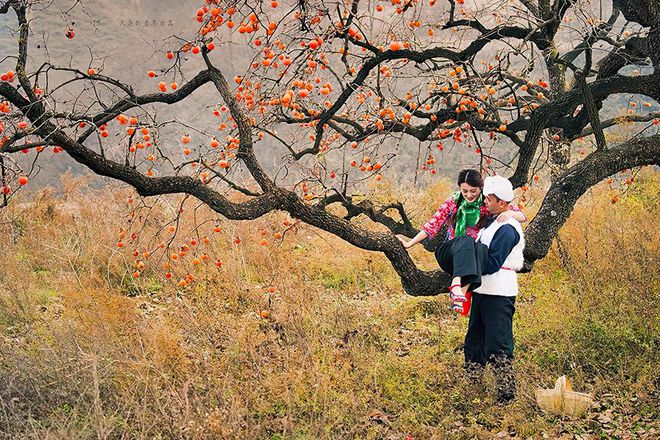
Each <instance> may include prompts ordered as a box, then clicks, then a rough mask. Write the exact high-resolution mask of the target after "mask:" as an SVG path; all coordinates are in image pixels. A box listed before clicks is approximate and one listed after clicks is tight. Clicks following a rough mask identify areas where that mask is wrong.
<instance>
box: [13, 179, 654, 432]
mask: <svg viewBox="0 0 660 440" xmlns="http://www.w3.org/2000/svg"><path fill="white" fill-rule="evenodd" d="M85 186H86V185H85V182H84V181H82V180H73V181H71V180H69V181H67V182H65V184H64V185H63V187H64V188H66V192H64V193H60V194H52V193H50V192H48V191H43V192H41V193H40V194H38V195H37V196H36V197H35V199H34V201H33V202H32V201H31V202H30V203H28V201H27V200H25V201H23V203H20V201H17V202H16V203H14V204H13V205H11V206H10V207H9V208H8V209H7V210H5V211H4V212H3V213H2V224H1V225H0V227H1V228H2V233H1V234H0V240H1V241H0V250H1V251H2V255H3V264H1V265H0V436H1V437H2V438H35V439H37V438H38V439H44V438H49V439H60V438H61V439H71V438H196V439H205V438H209V439H211V438H213V439H216V438H232V439H235V438H259V439H284V438H286V439H324V438H325V439H338V438H350V439H353V438H364V439H378V438H382V439H402V440H403V439H404V438H406V436H408V435H409V436H411V437H412V438H414V439H428V438H438V439H444V438H483V439H490V438H521V439H526V438H566V439H573V438H580V439H586V438H657V435H658V430H660V426H659V424H658V422H657V420H658V397H659V395H658V385H660V380H659V376H658V371H657V365H658V361H659V360H660V359H658V350H657V344H658V341H659V335H660V332H659V330H660V329H659V321H658V319H657V316H658V314H659V312H660V306H659V304H660V302H659V301H658V300H659V297H660V292H659V289H658V286H659V285H660V284H659V283H658V275H657V261H658V256H659V255H658V249H660V247H659V246H658V244H659V243H658V241H659V239H660V236H659V235H658V233H657V228H656V227H655V224H656V215H657V213H658V194H659V193H660V192H659V191H658V190H659V188H658V187H659V181H658V178H657V174H656V173H654V172H652V171H649V172H647V173H645V174H643V175H641V176H639V177H638V178H637V179H636V182H635V183H634V184H633V185H632V186H631V187H630V188H629V189H628V190H627V191H626V192H625V194H623V195H619V198H618V200H617V203H614V204H613V203H611V199H612V195H611V190H610V189H609V188H608V187H607V185H605V184H603V185H602V186H599V187H596V188H595V189H594V190H593V191H592V192H591V193H589V194H587V195H586V196H585V197H583V199H582V200H581V201H580V203H579V204H578V206H577V208H576V210H575V212H574V214H573V216H572V218H571V219H570V221H569V222H568V223H567V224H566V225H565V227H564V228H563V229H562V231H561V234H560V240H559V243H560V244H559V246H555V247H554V248H553V249H552V252H551V253H550V255H549V256H548V257H547V258H545V259H544V260H542V261H540V262H538V263H537V265H536V266H535V268H534V271H533V272H532V273H531V274H527V275H523V276H521V283H522V288H521V295H520V297H519V299H518V301H517V303H516V306H517V312H516V315H515V322H514V326H515V327H514V333H515V336H516V344H517V347H516V356H517V357H516V369H517V375H518V380H519V397H518V399H517V400H516V402H515V403H514V404H512V405H511V406H508V407H505V408H501V407H498V406H496V405H494V397H495V396H494V392H493V388H492V378H490V379H489V380H488V381H487V385H489V386H488V387H486V388H484V389H474V388H471V387H470V386H469V385H468V384H467V383H466V382H465V381H464V380H463V379H462V377H461V374H460V373H461V366H462V350H461V348H462V339H463V336H464V332H465V329H466V326H467V320H466V319H465V318H460V317H457V316H455V315H454V314H452V313H451V312H450V310H449V300H448V298H447V297H446V295H439V296H437V297H432V298H411V297H408V296H406V295H405V294H404V293H403V291H402V289H401V286H400V284H399V280H398V278H397V276H396V274H395V273H394V271H393V270H392V269H391V267H390V265H389V263H388V262H387V260H386V259H385V258H384V257H382V256H381V255H378V254H373V253H368V252H363V251H360V250H359V249H356V248H354V247H352V246H349V245H347V244H346V243H344V242H342V241H339V240H338V239H336V238H335V237H333V236H330V235H328V234H326V233H322V232H320V231H318V230H315V229H313V228H310V227H307V226H304V225H294V226H293V227H289V228H288V229H287V230H286V232H285V233H284V235H283V237H282V238H279V239H276V238H275V237H274V235H273V234H276V233H282V231H283V229H284V228H283V226H282V222H283V221H284V220H288V219H286V217H285V216H284V215H282V214H273V215H271V216H269V217H268V218H266V219H261V220H257V221H254V222H249V223H248V222H243V223H238V222H237V223H232V222H221V225H222V231H221V232H219V233H215V234H213V235H210V236H208V238H209V242H208V243H207V244H205V249H204V253H203V255H208V256H209V259H208V260H202V261H201V264H199V265H189V266H181V267H180V269H181V270H188V269H189V272H190V273H191V274H192V275H193V276H194V277H193V282H191V283H190V284H188V285H186V286H185V287H180V286H179V284H178V281H179V279H178V274H176V275H177V276H175V277H173V279H175V281H168V280H166V279H165V278H164V276H163V273H164V272H165V271H164V270H162V268H161V265H162V263H163V262H164V261H165V260H159V258H160V257H158V254H157V253H154V255H153V256H151V257H149V258H148V259H145V263H146V265H145V268H144V269H143V270H142V271H141V275H140V277H139V278H133V277H132V276H131V274H132V273H133V271H134V270H135V267H134V261H133V257H132V256H131V253H130V252H131V251H130V250H129V249H118V248H117V246H116V242H117V233H118V231H119V230H120V228H122V227H124V228H126V227H127V218H128V217H127V208H126V199H127V197H128V196H129V192H128V191H126V190H123V189H118V188H114V189H107V190H103V192H93V193H90V192H89V191H83V188H85ZM449 191H450V187H449V186H448V185H447V184H444V183H443V184H439V185H437V186H436V187H434V188H433V189H432V190H429V192H427V193H425V194H420V195H409V196H408V197H407V200H408V202H409V203H410V204H411V206H414V205H415V204H419V205H418V206H421V207H422V208H420V209H419V210H418V212H417V213H416V216H417V217H416V219H415V221H416V222H417V224H421V222H423V221H424V220H425V219H426V216H427V215H430V213H431V212H432V211H433V208H434V206H433V205H434V204H435V203H437V200H439V199H440V198H441V197H443V196H445V195H446V194H448V192H449ZM434 200H435V202H433V201H434ZM166 209H167V206H166V205H164V204H163V205H157V206H154V207H153V208H152V211H151V212H152V213H153V218H154V221H153V222H152V223H154V224H155V223H157V221H158V218H159V217H158V213H159V212H161V211H163V210H166ZM193 215H196V216H197V224H201V223H203V221H204V220H205V219H209V220H211V221H212V222H211V223H210V224H211V225H213V224H214V223H215V220H216V219H214V218H213V217H212V216H211V215H210V214H208V213H206V214H202V213H201V211H199V210H198V211H194V210H192V209H189V210H188V209H187V210H186V211H185V212H184V214H183V216H182V221H181V224H180V225H179V227H180V229H179V230H180V234H179V235H178V236H177V239H176V240H177V243H178V242H183V240H187V239H189V238H190V237H192V236H195V235H194V233H195V230H194V228H193V219H192V217H193ZM134 220H135V219H134ZM136 221H137V220H136ZM149 224H150V223H149V222H147V225H149ZM149 227H151V228H155V226H153V225H152V226H145V230H144V231H143V232H141V235H143V236H147V237H149V236H150V235H149V234H152V233H153V230H150V229H149ZM204 228H206V229H208V226H204V227H203V228H202V227H200V228H199V230H200V231H202V230H206V229H204ZM261 231H265V233H264V232H261ZM236 237H239V238H241V243H240V244H236V243H235V239H236ZM260 240H266V241H267V244H263V243H262V244H261V245H260V244H259V242H260ZM126 242H127V243H129V242H130V240H129V239H128V238H127V239H126ZM128 247H130V246H127V248H128ZM195 252H197V251H196V250H194V251H193V253H195ZM199 252H201V251H199ZM413 256H414V257H415V259H416V260H417V261H418V262H419V264H420V265H422V266H423V267H427V268H433V267H435V262H434V260H433V257H432V255H431V254H428V253H426V252H425V251H424V250H423V249H421V246H418V247H417V249H414V250H413ZM166 257H167V256H165V258H166ZM216 260H221V261H222V263H223V264H222V266H221V267H218V266H216V265H215V264H214V263H215V262H216ZM177 264H181V265H183V263H182V262H181V263H177ZM654 268H655V269H654ZM184 284H185V283H184ZM269 287H273V288H274V292H269V290H268V288H269ZM561 374H566V375H568V376H569V377H570V379H571V380H572V382H573V384H574V387H575V388H576V389H577V390H579V391H584V392H590V393H593V394H594V395H595V397H596V403H595V405H594V406H593V407H592V408H591V409H590V411H589V413H588V414H587V415H586V416H585V417H583V418H581V419H577V420H570V419H560V418H556V417H552V416H548V415H545V414H543V413H542V412H541V411H540V410H539V409H538V407H537V406H536V404H535V402H534V397H533V396H534V389H535V388H536V387H538V386H543V387H551V386H552V385H553V383H554V380H555V379H556V378H557V376H559V375H561Z"/></svg>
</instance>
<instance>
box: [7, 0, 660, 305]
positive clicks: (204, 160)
mask: <svg viewBox="0 0 660 440" xmlns="http://www.w3.org/2000/svg"><path fill="white" fill-rule="evenodd" d="M35 5H40V6H43V5H41V4H40V3H38V2H32V1H27V0H5V1H2V2H0V13H2V14H3V15H4V17H7V18H12V19H14V18H15V20H16V22H15V23H16V24H15V26H14V28H15V29H16V36H17V38H16V51H15V53H14V54H12V55H11V56H5V57H4V58H3V59H2V60H1V63H0V64H1V68H2V71H3V72H4V73H3V74H2V81H1V82H0V96H1V97H2V100H3V101H2V104H1V108H0V110H2V116H1V119H0V127H1V130H2V136H3V137H2V143H1V147H0V153H1V154H0V160H1V161H2V162H1V163H0V165H1V166H2V192H3V195H4V197H5V198H4V203H5V204H6V203H7V202H8V200H9V199H10V198H11V197H12V196H13V194H14V192H15V191H16V190H17V188H18V187H20V186H22V185H26V184H29V183H28V182H29V178H30V171H29V170H31V169H34V165H35V164H37V163H43V162H47V161H50V160H51V159H52V155H53V154H56V153H61V154H66V155H69V156H70V157H72V158H73V159H74V160H75V161H77V162H79V163H80V164H83V165H84V166H86V167H88V168H89V169H90V170H91V171H93V172H94V173H97V174H99V175H102V176H107V177H110V178H112V179H116V180H119V181H122V182H125V183H126V184H128V185H130V186H132V187H134V188H135V190H136V191H137V193H138V194H139V195H140V196H142V197H145V198H148V197H154V196H163V195H166V194H183V195H186V196H192V197H194V198H196V199H198V200H199V202H200V203H201V204H204V205H206V206H208V207H209V208H210V209H212V210H213V211H215V212H216V213H217V214H218V215H219V216H222V217H224V218H227V219H236V220H251V219H257V218H259V217H261V216H264V215H265V214H267V213H269V212H272V211H285V212H287V213H289V215H290V216H291V217H293V218H295V219H297V221H302V222H304V223H307V224H309V225H313V226H315V227H317V228H320V229H322V230H325V231H328V232H330V233H332V234H334V235H336V236H337V237H339V238H341V239H343V240H346V241H348V242H350V243H351V244H353V245H355V246H357V247H359V248H362V249H366V250H370V251H374V252H381V253H383V254H384V255H385V256H386V257H387V258H388V259H389V261H390V262H391V264H392V266H393V267H394V269H395V270H396V272H397V273H398V274H399V276H400V277H401V280H402V284H403V286H404V288H405V290H406V292H407V293H409V294H411V295H434V294H437V293H438V292H439V291H440V289H441V288H442V287H443V286H445V285H446V284H447V282H448V277H447V275H446V274H443V273H442V272H440V271H424V270H420V269H419V268H418V267H417V266H416V265H415V263H414V262H413V260H412V259H411V257H410V256H409V255H408V253H407V251H406V250H405V249H404V248H403V247H402V245H401V243H400V242H399V241H398V240H397V239H396V237H395V234H403V235H406V236H409V237H412V236H414V235H415V234H416V233H417V231H418V229H416V226H415V225H413V224H412V223H411V221H410V220H409V215H408V213H407V212H406V209H405V208H404V205H403V203H400V202H396V203H389V204H379V203H378V201H377V200H370V199H367V198H365V197H363V196H362V191H363V189H364V188H365V185H368V184H373V183H378V182H380V181H381V180H382V179H394V178H395V177H396V176H395V174H397V173H398V172H400V170H401V169H404V168H401V167H398V168H397V166H398V165H397V162H398V161H402V160H409V159H406V158H409V157H410V156H411V155H410V151H409V150H411V149H413V148H421V149H422V150H421V151H423V155H422V160H421V163H416V164H413V166H412V167H411V169H412V170H415V169H416V170H415V172H416V171H422V172H428V173H436V161H437V160H438V159H437V158H438V157H440V156H442V155H444V154H446V153H447V152H448V151H449V150H452V151H453V152H452V154H471V155H473V157H474V162H475V164H479V166H480V167H481V169H482V170H483V171H484V173H487V174H488V173H490V174H492V173H499V174H503V175H506V176H507V177H509V178H510V179H511V181H512V182H513V184H514V186H515V187H516V188H520V189H521V191H522V192H523V193H524V191H525V190H526V189H527V188H528V187H529V186H531V185H534V184H535V183H536V182H537V180H538V179H539V173H540V172H541V171H542V170H543V169H546V168H547V169H549V173H546V174H549V175H550V178H549V180H550V181H549V188H548V190H547V193H546V195H545V198H544V200H543V202H542V203H541V206H540V209H539V210H538V213H537V214H536V216H535V217H534V219H533V220H532V221H531V222H530V224H529V226H528V228H527V231H526V241H527V247H526V250H525V257H526V261H527V268H528V269H529V268H531V265H532V263H533V262H534V261H535V260H538V259H540V258H543V257H544V256H545V255H546V254H547V252H548V250H549V247H550V245H551V243H552V240H553V239H554V237H555V236H556V234H557V232H558V230H559V228H560V227H561V226H562V224H563V223H564V222H565V221H566V219H567V218H568V217H569V216H570V214H571V211H572V209H573V207H574V205H575V203H576V202H577V200H578V199H579V198H580V197H581V195H583V194H584V193H585V191H587V190H588V189H589V188H590V187H592V186H593V185H595V184H597V183H598V182H600V181H602V180H604V179H606V178H608V177H610V176H613V175H615V174H617V173H619V172H622V171H625V170H630V169H632V168H635V167H640V166H645V165H653V164H655V165H657V164H659V163H660V134H658V119H657V118H658V116H659V114H658V112H657V108H658V101H660V73H659V72H658V68H659V67H660V8H659V7H658V2H657V0H612V1H611V2H608V1H601V2H592V1H586V0H489V1H474V0H440V1H437V0H430V1H428V2H421V1H412V0H408V1H404V0H391V1H388V2H385V1H383V2H378V1H358V0H353V1H339V2H335V1H295V2H289V1H266V2H244V1H238V2H226V1H215V0H207V1H206V2H200V4H199V8H198V9H196V10H191V11H190V27H189V32H188V33H187V34H186V35H179V36H177V37H175V38H170V39H169V40H167V41H166V42H165V43H164V50H162V51H158V52H157V53H156V54H155V55H156V57H155V58H150V61H149V62H150V63H152V64H153V66H152V67H151V69H150V70H148V71H147V72H145V75H147V76H148V77H149V78H151V79H152V81H153V88H152V89H147V90H136V88H135V87H134V86H133V85H132V84H130V83H127V82H124V81H121V80H119V79H117V78H114V77H111V76H108V75H106V74H105V73H104V72H103V70H102V66H76V65H71V64H69V65H66V66H65V65H56V64H55V63H53V62H52V61H51V60H49V59H39V58H38V57H35V56H34V55H31V54H30V53H28V52H29V51H28V48H29V47H30V45H29V41H30V38H32V37H33V30H32V29H31V21H30V14H31V11H32V9H33V8H34V7H35ZM12 11H13V12H12ZM63 33H64V34H65V35H64V37H65V38H77V37H76V35H75V29H73V28H70V29H66V32H63ZM230 40H231V41H232V42H233V43H232V44H240V45H241V53H242V54H249V58H250V61H249V62H247V63H246V65H245V66H242V71H241V72H240V73H239V74H238V75H236V76H233V75H231V74H229V73H228V71H229V67H228V60H227V56H226V54H225V53H223V50H224V49H225V46H226V45H227V44H228V42H229V41H230ZM92 50H93V47H92ZM139 55H140V54H132V55H131V56H135V57H137V56H139ZM147 55H151V54H145V59H146V58H148V56H147ZM154 59H155V60H156V61H154ZM195 63H196V64H195ZM193 65H199V66H201V68H199V69H191V66H193ZM28 66H34V68H28ZM191 70H192V73H190V72H191ZM232 76H233V77H232ZM177 80H178V81H179V82H177ZM63 91H66V93H68V94H69V95H68V96H74V97H75V99H67V100H63V99H62V98H61V97H62V93H63ZM204 99H207V100H209V101H208V102H209V103H211V104H209V105H205V106H204V105H203V106H200V108H199V111H202V112H207V113H208V114H209V116H211V117H212V118H214V120H212V121H210V122H207V123H204V124H197V125H195V124H193V123H192V122H187V121H184V120H179V119H178V118H175V119H174V120H163V118H162V117H160V114H159V111H162V109H163V108H166V107H168V106H176V105H179V104H181V103H184V102H188V101H194V102H197V101H198V100H199V102H206V101H204ZM622 103H623V104H622ZM622 133H623V134H622ZM411 145H414V146H415V147H411ZM264 148H267V149H268V151H269V152H271V153H272V154H271V155H270V156H269V157H277V158H278V159H277V160H276V162H275V164H274V165H272V164H269V165H268V166H266V163H265V161H264V159H263V149H264ZM21 154H24V156H21ZM16 155H18V158H16ZM26 164H27V165H26ZM44 165H45V164H44ZM456 171H458V170H456ZM388 174H389V175H388ZM454 174H455V173H454ZM452 177H453V175H452ZM523 197H524V195H523ZM357 217H363V218H367V219H369V221H371V222H373V223H377V224H379V226H380V229H374V228H368V227H365V226H364V222H356V221H355V219H356V218H357ZM120 239H121V237H120ZM170 243H171V242H170ZM121 245H122V242H121V240H120V242H119V244H118V246H121ZM168 247H169V243H168V244H163V245H162V246H161V248H163V251H162V252H164V253H167V252H168ZM136 252H137V251H136ZM184 254H185V253H184ZM172 257H173V258H174V255H172ZM197 263H199V260H197ZM197 263H196V264H197ZM138 274H139V273H138Z"/></svg>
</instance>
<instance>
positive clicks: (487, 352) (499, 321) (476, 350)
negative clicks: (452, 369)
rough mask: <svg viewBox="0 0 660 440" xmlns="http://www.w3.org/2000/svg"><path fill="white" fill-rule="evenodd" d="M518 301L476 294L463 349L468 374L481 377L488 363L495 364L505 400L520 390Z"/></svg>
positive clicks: (500, 396)
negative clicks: (516, 340) (516, 344)
mask: <svg viewBox="0 0 660 440" xmlns="http://www.w3.org/2000/svg"><path fill="white" fill-rule="evenodd" d="M515 302H516V298H515V297H514V296H497V295H484V294H480V293H476V292H475V293H474V294H473V296H472V309H471V311H470V321H469V323H468V331H467V334H466V335H465V347H464V349H463V351H464V354H465V366H466V369H467V371H468V374H470V375H472V376H479V375H480V373H481V372H482V371H483V367H485V366H486V363H490V364H491V365H492V367H493V373H494V375H495V382H496V384H497V391H498V398H499V399H500V400H501V401H509V400H511V399H513V397H514V395H515V391H516V383H515V377H514V374H513V314H514V312H515V311H516V307H515Z"/></svg>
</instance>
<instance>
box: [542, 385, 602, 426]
mask: <svg viewBox="0 0 660 440" xmlns="http://www.w3.org/2000/svg"><path fill="white" fill-rule="evenodd" d="M534 394H535V395H536V402H537V403H538V404H539V406H540V407H541V409H542V410H543V411H545V412H548V413H550V414H555V415H560V416H569V417H579V416H580V415H582V414H583V413H584V412H585V411H586V410H587V408H589V406H590V405H591V404H592V403H593V401H594V399H593V397H591V396H590V395H589V394H584V393H577V392H575V391H573V389H572V387H571V383H570V381H569V380H568V379H567V378H566V376H561V377H560V378H559V379H557V382H556V383H555V387H554V388H553V389H550V390H547V389H541V388H538V389H537V390H536V392H535V393H534Z"/></svg>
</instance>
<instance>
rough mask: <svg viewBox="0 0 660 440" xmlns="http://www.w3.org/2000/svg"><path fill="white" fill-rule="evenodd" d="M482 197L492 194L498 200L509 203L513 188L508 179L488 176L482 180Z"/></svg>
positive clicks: (511, 198)
mask: <svg viewBox="0 0 660 440" xmlns="http://www.w3.org/2000/svg"><path fill="white" fill-rule="evenodd" d="M483 194H484V197H485V196H487V195H489V194H494V195H496V196H497V198H498V199H500V200H504V201H505V202H510V201H511V200H513V186H512V185H511V182H509V179H507V178H504V177H502V176H488V177H486V178H485V179H484V189H483Z"/></svg>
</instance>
